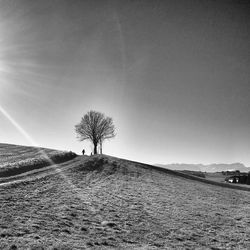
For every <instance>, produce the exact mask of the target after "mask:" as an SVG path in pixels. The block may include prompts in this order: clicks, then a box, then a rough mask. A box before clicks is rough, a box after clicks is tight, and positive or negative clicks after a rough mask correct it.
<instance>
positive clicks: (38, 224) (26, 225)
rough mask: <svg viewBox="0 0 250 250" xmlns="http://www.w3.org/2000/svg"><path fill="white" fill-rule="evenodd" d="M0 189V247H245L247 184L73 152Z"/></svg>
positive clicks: (249, 219)
mask: <svg viewBox="0 0 250 250" xmlns="http://www.w3.org/2000/svg"><path fill="white" fill-rule="evenodd" d="M29 178H30V179H29ZM0 194H1V195H0V204H1V210H0V216H1V220H0V249H9V248H10V247H12V248H14V247H15V246H16V247H17V248H18V249H27V246H28V247H30V249H32V248H33V249H35V248H36V247H43V248H44V249H89V248H93V249H114V248H115V249H117V248H119V249H173V248H178V249H181V248H182V249H194V248H199V249H225V248H227V249H232V248H236V247H237V248H240V249H249V248H250V237H249V236H250V192H246V191H240V190H233V189H228V188H222V187H219V186H214V185H209V184H206V183H202V182H199V181H195V180H192V179H186V178H183V177H181V176H177V175H175V174H174V173H173V172H171V171H169V172H167V171H165V172H163V171H161V170H159V169H158V170H157V169H156V168H152V167H150V166H148V165H143V164H140V163H134V162H130V161H126V160H121V159H117V158H113V157H108V156H93V157H81V156H79V157H76V158H75V159H73V160H71V161H69V162H67V163H63V164H60V165H58V166H57V167H56V168H55V169H54V170H51V169H50V172H49V171H48V172H47V174H46V172H45V173H43V174H38V175H36V178H34V176H32V177H27V178H26V181H24V182H20V183H14V184H9V185H3V186H0Z"/></svg>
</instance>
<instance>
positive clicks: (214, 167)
mask: <svg viewBox="0 0 250 250" xmlns="http://www.w3.org/2000/svg"><path fill="white" fill-rule="evenodd" d="M155 165H156V166H158V167H162V168H168V169H172V170H190V171H202V172H221V171H227V170H228V171H231V170H240V172H249V171H250V168H249V167H246V166H245V165H244V164H242V163H239V162H236V163H231V164H224V163H214V164H208V165H204V164H185V163H174V164H155Z"/></svg>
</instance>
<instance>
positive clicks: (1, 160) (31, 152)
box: [0, 143, 58, 165]
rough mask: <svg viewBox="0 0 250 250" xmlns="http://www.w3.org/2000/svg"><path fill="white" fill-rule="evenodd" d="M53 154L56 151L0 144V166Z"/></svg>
mask: <svg viewBox="0 0 250 250" xmlns="http://www.w3.org/2000/svg"><path fill="white" fill-rule="evenodd" d="M55 152H58V150H55V149H48V148H39V147H29V146H20V145H13V144H6V143H0V165H2V164H5V163H13V162H17V161H21V160H26V159H29V158H35V157H41V156H44V154H47V155H50V154H51V153H55Z"/></svg>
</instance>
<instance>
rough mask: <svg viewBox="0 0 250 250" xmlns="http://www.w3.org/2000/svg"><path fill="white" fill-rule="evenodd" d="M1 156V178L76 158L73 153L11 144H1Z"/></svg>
mask: <svg viewBox="0 0 250 250" xmlns="http://www.w3.org/2000/svg"><path fill="white" fill-rule="evenodd" d="M18 149H19V150H18ZM0 155H1V157H0V178H1V177H8V176H14V175H17V174H22V173H24V172H27V171H30V170H33V169H39V168H43V167H46V166H49V165H53V164H57V163H61V162H65V161H67V160H71V159H73V158H74V157H76V154H75V153H72V152H66V151H58V150H52V149H45V148H36V147H25V146H16V145H9V144H0Z"/></svg>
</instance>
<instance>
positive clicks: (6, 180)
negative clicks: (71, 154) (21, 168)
mask: <svg viewBox="0 0 250 250" xmlns="http://www.w3.org/2000/svg"><path fill="white" fill-rule="evenodd" d="M87 160H88V156H77V157H76V158H74V159H72V160H69V161H66V162H64V163H60V164H54V165H50V166H48V167H44V168H40V169H34V170H31V171H28V172H24V173H22V174H19V175H15V176H10V177H3V178H0V186H7V185H12V184H16V183H21V182H27V181H32V180H35V179H38V178H43V177H46V176H48V175H54V174H60V173H61V172H62V171H65V170H66V169H69V168H73V167H74V166H75V164H78V163H80V162H82V163H83V162H85V161H87Z"/></svg>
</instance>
